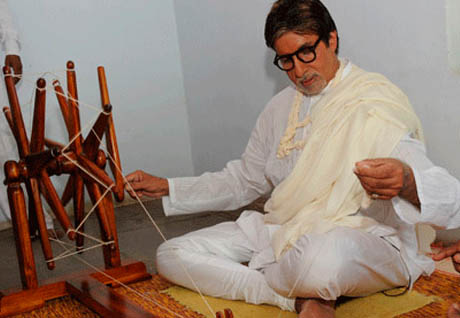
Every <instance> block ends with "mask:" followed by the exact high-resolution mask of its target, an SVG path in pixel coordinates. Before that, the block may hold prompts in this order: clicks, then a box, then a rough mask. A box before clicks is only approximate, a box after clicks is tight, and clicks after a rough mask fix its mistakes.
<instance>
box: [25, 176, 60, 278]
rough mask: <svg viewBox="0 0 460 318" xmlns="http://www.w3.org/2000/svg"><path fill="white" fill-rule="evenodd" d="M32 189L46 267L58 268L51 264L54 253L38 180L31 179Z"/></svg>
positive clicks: (53, 263)
mask: <svg viewBox="0 0 460 318" xmlns="http://www.w3.org/2000/svg"><path fill="white" fill-rule="evenodd" d="M30 187H31V192H32V196H33V197H32V200H33V202H34V207H35V211H36V213H35V214H36V217H37V224H38V233H39V235H40V242H41V245H42V251H43V255H44V256H45V260H46V265H47V266H48V269H54V268H55V267H56V263H55V262H50V260H52V259H53V251H52V249H51V244H50V240H49V237H48V229H47V228H46V221H45V212H44V211H43V205H42V200H41V198H40V189H39V185H38V182H37V180H36V179H34V178H32V179H30Z"/></svg>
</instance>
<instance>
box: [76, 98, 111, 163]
mask: <svg viewBox="0 0 460 318" xmlns="http://www.w3.org/2000/svg"><path fill="white" fill-rule="evenodd" d="M111 111H112V106H110V105H105V107H104V111H103V112H101V113H100V114H99V117H98V118H97V120H96V122H95V123H94V125H93V128H92V129H91V130H90V132H89V134H88V136H87V137H86V139H85V142H84V143H83V151H84V153H85V155H86V156H87V157H88V158H89V159H90V160H94V159H95V158H96V155H97V150H98V149H99V146H100V144H101V142H100V141H101V139H102V136H103V135H104V132H105V131H106V129H107V125H108V121H109V118H110V112H111Z"/></svg>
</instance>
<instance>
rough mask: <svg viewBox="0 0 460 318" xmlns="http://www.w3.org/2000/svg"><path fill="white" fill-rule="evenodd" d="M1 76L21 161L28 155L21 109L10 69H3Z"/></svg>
mask: <svg viewBox="0 0 460 318" xmlns="http://www.w3.org/2000/svg"><path fill="white" fill-rule="evenodd" d="M3 74H4V76H5V86H6V91H7V93H8V100H9V102H10V110H11V115H12V119H13V122H14V126H15V127H16V128H15V130H16V134H15V135H17V138H18V139H17V140H16V142H17V144H18V150H19V157H20V158H21V159H23V158H24V157H25V156H27V155H28V154H29V142H28V139H27V133H26V128H25V126H24V119H23V118H22V113H21V107H20V106H19V99H18V95H17V93H16V87H15V86H14V80H13V76H12V74H11V69H10V68H9V67H8V66H4V67H3Z"/></svg>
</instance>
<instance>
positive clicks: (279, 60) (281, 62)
mask: <svg viewBox="0 0 460 318" xmlns="http://www.w3.org/2000/svg"><path fill="white" fill-rule="evenodd" d="M320 41H321V37H319V38H318V40H316V42H315V44H313V45H307V44H304V45H302V46H301V47H300V48H299V49H298V50H297V51H295V52H294V53H291V54H285V55H278V54H277V55H276V56H275V59H274V60H273V64H275V65H276V66H277V67H278V68H279V69H280V70H282V71H286V72H288V71H290V70H292V69H294V67H295V62H294V59H293V56H294V55H295V56H296V57H297V59H298V60H299V61H301V62H303V63H311V62H313V61H314V60H316V47H317V46H318V44H319V42H320Z"/></svg>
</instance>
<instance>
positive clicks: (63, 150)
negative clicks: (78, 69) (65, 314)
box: [0, 62, 152, 317]
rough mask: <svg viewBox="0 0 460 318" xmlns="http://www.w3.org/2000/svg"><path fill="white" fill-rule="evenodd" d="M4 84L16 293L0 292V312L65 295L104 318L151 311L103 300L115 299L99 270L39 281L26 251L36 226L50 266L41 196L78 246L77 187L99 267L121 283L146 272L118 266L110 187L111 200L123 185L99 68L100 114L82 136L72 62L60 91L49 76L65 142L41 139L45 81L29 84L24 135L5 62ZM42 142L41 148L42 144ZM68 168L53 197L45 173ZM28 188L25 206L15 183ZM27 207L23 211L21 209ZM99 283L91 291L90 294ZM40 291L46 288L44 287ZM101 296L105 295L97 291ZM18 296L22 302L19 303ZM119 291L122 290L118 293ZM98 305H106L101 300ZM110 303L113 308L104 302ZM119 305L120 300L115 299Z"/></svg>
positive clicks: (25, 308) (80, 232) (29, 251)
mask: <svg viewBox="0 0 460 318" xmlns="http://www.w3.org/2000/svg"><path fill="white" fill-rule="evenodd" d="M3 73H4V76H5V84H6V89H7V92H8V99H9V102H10V107H5V108H4V109H3V111H4V114H5V117H6V119H7V121H8V124H9V126H10V128H11V130H12V132H13V135H14V137H15V140H16V143H17V146H18V151H19V158H20V160H19V161H18V162H15V161H8V162H6V163H5V166H4V168H5V176H6V180H5V184H7V185H8V200H9V203H10V209H11V217H12V223H13V230H14V234H15V240H16V250H17V256H18V260H19V267H20V274H21V281H22V285H23V289H24V291H23V292H20V293H16V294H12V295H8V296H3V297H1V298H0V317H3V316H7V315H11V314H14V313H18V312H24V311H28V310H31V309H34V308H37V307H39V306H42V305H43V303H44V301H46V300H49V299H54V298H57V297H62V296H63V295H65V294H71V295H73V296H75V297H77V298H78V299H79V300H80V301H82V302H84V303H85V304H86V305H88V306H90V308H92V309H93V310H95V311H96V312H98V313H100V314H102V315H103V316H107V315H109V316H111V317H128V316H133V317H152V315H149V314H148V313H146V312H142V310H139V309H137V308H136V306H134V305H133V304H130V303H129V301H128V302H127V301H126V300H124V299H123V300H122V303H123V306H121V307H122V308H121V309H120V308H118V309H114V308H116V307H117V306H113V305H112V304H111V303H110V302H109V303H110V304H109V305H107V304H108V303H107V299H120V297H121V296H119V295H115V294H114V293H113V292H112V291H111V290H110V289H104V287H106V286H105V285H106V284H110V283H112V282H111V281H110V279H107V277H104V276H101V275H99V276H98V275H92V276H91V277H89V276H88V275H86V276H83V277H80V278H74V279H73V283H69V281H64V282H61V283H57V284H56V283H55V284H51V285H47V286H42V287H39V285H38V280H37V273H36V268H35V259H34V255H33V253H32V246H31V238H30V237H31V236H32V235H35V234H36V233H37V232H38V233H39V237H40V241H41V246H42V250H43V254H44V258H45V260H46V262H47V266H48V268H49V269H54V268H55V265H56V264H55V262H54V260H53V252H52V249H51V244H50V238H49V237H48V231H47V229H46V224H45V216H44V210H43V206H42V201H41V197H42V196H43V198H44V199H45V200H46V202H47V203H48V204H49V206H50V208H51V210H52V212H53V213H54V215H55V216H56V219H57V220H58V222H59V224H60V225H61V226H62V228H63V229H64V231H65V232H66V235H67V236H68V238H69V239H70V240H75V241H76V246H77V250H81V249H82V246H83V237H84V232H83V224H84V220H85V211H84V188H86V190H87V192H88V193H89V195H90V198H91V201H92V202H93V204H94V205H95V209H96V213H97V216H98V219H99V224H100V229H101V241H102V242H103V244H102V246H103V255H104V264H105V268H106V272H107V273H110V277H115V278H116V279H117V280H120V281H123V282H132V281H137V280H140V279H145V278H148V277H150V275H149V274H148V273H147V272H146V269H145V265H144V264H143V263H133V264H129V265H125V266H122V265H121V260H120V251H119V246H118V237H117V230H116V225H115V215H114V208H113V201H112V196H111V194H110V193H109V191H111V192H112V193H113V194H114V196H115V198H116V199H117V200H118V201H121V200H123V195H124V189H123V179H122V174H121V169H120V167H121V165H120V157H119V154H118V147H117V142H116V136H115V130H114V125H113V121H112V117H111V109H112V107H111V105H110V100H109V95H108V89H107V83H106V78H105V73H104V68H102V67H99V68H98V75H99V85H100V92H101V101H102V108H103V111H102V112H101V113H100V114H99V116H98V118H97V120H96V122H95V123H94V125H93V127H92V129H91V131H90V132H89V134H88V136H87V137H86V138H83V137H82V135H81V128H80V113H79V108H78V95H77V84H76V75H75V70H74V64H73V62H68V63H67V90H68V92H67V96H66V95H65V94H64V90H63V89H62V87H61V85H60V83H59V82H58V81H55V82H54V83H53V86H54V91H55V92H56V96H57V99H58V102H59V106H60V109H61V112H62V115H63V118H64V122H65V126H66V128H67V131H68V135H69V144H68V145H67V146H64V145H62V144H60V143H58V142H56V141H53V140H49V139H47V138H45V103H46V90H45V87H46V82H45V80H44V79H43V78H40V79H38V81H37V88H36V91H35V107H34V115H33V124H32V132H31V138H30V142H29V139H28V137H27V132H26V129H25V125H24V120H23V117H22V113H21V108H20V105H19V100H18V97H17V93H16V89H15V86H14V82H13V76H12V75H11V71H10V69H9V68H8V67H4V69H3ZM104 134H105V135H106V141H107V149H108V154H109V157H110V159H111V165H110V166H111V168H112V173H113V175H114V176H115V177H114V179H115V181H113V180H112V179H111V178H110V177H109V176H108V175H107V173H106V172H105V171H104V167H105V165H106V161H107V158H106V154H105V153H104V151H102V150H101V149H100V145H101V139H102V138H103V136H104ZM45 146H46V147H47V148H48V149H45ZM60 174H68V175H69V176H70V177H69V180H68V182H67V185H66V187H65V190H64V193H63V196H62V199H60V198H59V196H58V194H57V192H56V189H55V187H54V185H53V183H52V181H51V179H50V176H53V175H60ZM22 183H24V184H25V186H26V190H27V193H28V198H29V202H28V209H27V208H26V204H25V200H24V193H23V190H22V187H21V184H22ZM71 199H72V200H73V205H74V211H75V225H74V226H72V222H71V221H70V219H69V216H68V215H67V213H66V211H65V209H64V206H65V205H66V204H67V203H68V202H69V201H70V200H71ZM27 210H28V215H27ZM94 289H97V290H98V293H97V294H98V295H97V297H94V295H92V291H93V293H94ZM45 291H46V292H45ZM101 295H105V296H102V297H101ZM22 298H27V301H23V302H21V301H20V300H21V299H22ZM121 298H122V297H121ZM104 304H105V305H104ZM111 307H114V308H111ZM119 307H120V306H119Z"/></svg>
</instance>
